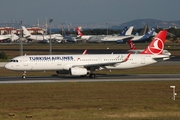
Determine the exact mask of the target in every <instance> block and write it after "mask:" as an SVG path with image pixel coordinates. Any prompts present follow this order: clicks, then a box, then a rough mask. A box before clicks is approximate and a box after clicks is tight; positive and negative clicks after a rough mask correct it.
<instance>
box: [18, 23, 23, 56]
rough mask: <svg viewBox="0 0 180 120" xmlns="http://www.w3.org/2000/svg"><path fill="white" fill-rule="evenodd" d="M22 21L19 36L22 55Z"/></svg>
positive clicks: (21, 53)
mask: <svg viewBox="0 0 180 120" xmlns="http://www.w3.org/2000/svg"><path fill="white" fill-rule="evenodd" d="M22 32H23V31H22V21H21V22H20V36H19V40H20V55H23V44H22Z"/></svg>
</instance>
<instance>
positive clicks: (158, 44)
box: [142, 30, 167, 55]
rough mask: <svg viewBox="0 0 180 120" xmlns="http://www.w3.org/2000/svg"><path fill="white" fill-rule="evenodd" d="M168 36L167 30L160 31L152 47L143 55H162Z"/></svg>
mask: <svg viewBox="0 0 180 120" xmlns="http://www.w3.org/2000/svg"><path fill="white" fill-rule="evenodd" d="M166 34H167V31H166V30H162V31H160V32H159V33H158V35H157V36H156V37H155V38H154V39H153V40H152V42H151V43H150V45H149V46H148V47H147V48H146V49H145V50H144V51H143V52H142V54H155V55H159V54H162V51H163V49H164V43H165V40H166Z"/></svg>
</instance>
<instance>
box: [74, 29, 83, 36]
mask: <svg viewBox="0 0 180 120" xmlns="http://www.w3.org/2000/svg"><path fill="white" fill-rule="evenodd" d="M76 32H77V33H78V35H79V36H80V37H81V36H83V34H82V33H81V31H80V30H79V28H78V27H77V28H76Z"/></svg>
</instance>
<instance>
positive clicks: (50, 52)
mask: <svg viewBox="0 0 180 120" xmlns="http://www.w3.org/2000/svg"><path fill="white" fill-rule="evenodd" d="M52 21H53V19H49V28H50V39H49V54H50V55H52V42H51V23H52Z"/></svg>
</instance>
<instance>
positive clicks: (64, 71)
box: [56, 70, 69, 74]
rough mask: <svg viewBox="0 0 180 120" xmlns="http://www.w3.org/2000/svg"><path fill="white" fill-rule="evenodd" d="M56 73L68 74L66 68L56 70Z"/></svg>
mask: <svg viewBox="0 0 180 120" xmlns="http://www.w3.org/2000/svg"><path fill="white" fill-rule="evenodd" d="M56 73H57V74H69V71H68V70H58V71H56Z"/></svg>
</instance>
